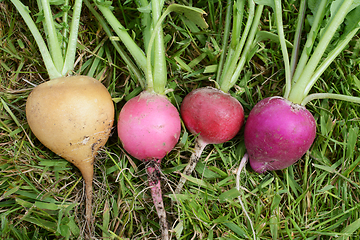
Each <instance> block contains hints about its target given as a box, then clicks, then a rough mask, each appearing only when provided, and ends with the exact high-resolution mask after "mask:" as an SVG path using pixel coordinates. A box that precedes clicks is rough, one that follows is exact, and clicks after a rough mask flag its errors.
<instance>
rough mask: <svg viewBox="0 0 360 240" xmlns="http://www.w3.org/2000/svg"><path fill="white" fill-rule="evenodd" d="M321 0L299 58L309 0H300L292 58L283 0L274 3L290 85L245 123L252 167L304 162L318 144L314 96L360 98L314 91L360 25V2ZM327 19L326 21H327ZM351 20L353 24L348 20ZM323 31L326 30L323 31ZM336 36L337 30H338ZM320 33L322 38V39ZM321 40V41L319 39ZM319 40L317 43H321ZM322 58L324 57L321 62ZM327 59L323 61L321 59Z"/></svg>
mask: <svg viewBox="0 0 360 240" xmlns="http://www.w3.org/2000/svg"><path fill="white" fill-rule="evenodd" d="M331 5H332V6H331V9H332V10H331V11H330V8H329V7H328V1H326V0H321V1H319V3H318V5H317V7H316V8H312V7H313V6H309V8H310V10H311V12H312V14H313V16H312V17H313V21H312V22H311V23H312V26H311V30H310V32H309V35H308V38H307V40H306V43H305V46H304V48H303V50H302V53H301V56H300V59H299V60H298V61H297V55H298V51H299V46H300V41H299V36H300V34H301V31H302V27H303V22H304V19H305V12H306V1H304V0H302V1H301V2H300V13H299V15H298V16H299V18H298V24H297V28H296V36H298V37H296V38H295V42H294V48H293V52H292V60H291V63H290V60H289V56H288V52H287V49H286V46H285V45H286V44H285V37H284V32H283V26H282V10H281V1H280V0H275V1H274V5H273V6H272V7H273V8H274V10H275V14H276V23H277V29H278V32H279V40H280V44H281V49H282V53H283V57H284V64H285V76H286V78H285V79H286V85H285V92H284V98H281V97H272V98H266V99H264V100H262V101H260V102H259V103H257V104H256V105H255V107H254V108H253V109H252V111H251V112H250V114H249V118H248V120H247V122H246V125H245V146H246V148H247V151H248V153H249V162H250V165H251V166H252V168H253V169H254V170H255V171H256V172H259V173H263V172H265V171H268V170H281V169H284V168H287V167H289V166H290V165H292V164H293V163H295V162H296V161H298V160H299V159H300V158H301V157H302V156H303V155H304V154H305V153H306V151H307V150H308V149H309V148H310V146H311V145H312V143H313V141H314V139H315V135H316V122H315V119H314V117H313V116H312V114H311V113H310V112H309V111H308V110H306V108H305V105H306V104H307V103H308V102H309V101H311V100H313V99H323V98H333V99H339V100H345V101H351V102H358V103H359V102H360V98H357V97H353V96H346V95H340V94H330V93H314V94H310V95H309V92H310V90H311V88H312V87H313V86H314V84H315V82H316V81H317V80H318V79H319V78H320V76H321V74H322V73H323V72H324V71H325V69H326V68H327V67H328V66H329V65H330V64H331V62H332V61H333V60H334V59H335V58H336V57H337V56H338V55H339V54H340V53H341V51H342V50H343V49H344V48H345V47H346V46H347V44H348V43H349V41H350V40H351V39H352V38H353V36H354V35H355V34H356V33H357V32H358V30H359V29H360V25H359V24H360V17H359V14H358V11H359V10H360V3H355V2H354V1H352V0H344V1H343V2H341V3H338V2H336V3H335V1H334V2H332V3H331ZM328 16H329V19H328V20H326V24H325V25H324V26H323V25H322V22H323V21H325V20H324V19H326V17H328ZM343 22H347V25H346V28H345V31H343V32H338V33H339V35H337V39H336V41H337V45H336V46H333V45H332V44H331V50H330V51H328V53H327V56H326V57H325V58H324V57H323V55H324V53H325V52H326V50H327V48H328V46H329V44H330V41H331V40H332V39H333V36H334V35H335V33H336V32H337V31H338V29H339V26H340V25H341V24H342V23H343ZM349 22H351V23H353V24H348V23H349ZM319 31H323V32H322V33H321V34H318V33H319ZM335 36H336V35H335ZM317 38H318V39H317ZM316 40H317V41H316ZM315 43H317V45H316V46H315ZM321 61H322V62H321ZM320 62H321V64H320Z"/></svg>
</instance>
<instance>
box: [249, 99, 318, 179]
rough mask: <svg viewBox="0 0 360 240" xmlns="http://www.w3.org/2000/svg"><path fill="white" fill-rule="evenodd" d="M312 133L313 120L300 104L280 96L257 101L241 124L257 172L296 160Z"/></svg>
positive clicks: (300, 155) (307, 145)
mask: <svg viewBox="0 0 360 240" xmlns="http://www.w3.org/2000/svg"><path fill="white" fill-rule="evenodd" d="M315 136H316V122H315V119H314V117H313V115H312V114H311V113H310V112H309V111H308V110H307V109H306V108H305V107H304V106H301V105H299V104H295V103H292V102H290V101H289V100H286V99H284V98H282V97H269V98H265V99H263V100H261V101H260V102H258V103H257V104H256V105H255V107H254V108H253V109H252V110H251V112H250V114H249V117H248V119H247V121H246V124H245V132H244V139H245V146H246V149H247V151H248V154H249V162H250V165H251V167H252V169H253V170H254V171H256V172H258V173H264V172H265V171H272V170H281V169H284V168H287V167H289V166H290V165H292V164H294V163H295V162H296V161H298V160H299V159H300V158H301V157H302V156H303V155H304V154H305V153H306V151H307V150H308V149H309V148H310V146H311V145H312V143H313V141H314V139H315Z"/></svg>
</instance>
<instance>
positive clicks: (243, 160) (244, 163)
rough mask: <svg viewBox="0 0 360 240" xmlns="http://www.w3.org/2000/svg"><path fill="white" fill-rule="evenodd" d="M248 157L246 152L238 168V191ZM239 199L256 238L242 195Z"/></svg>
mask: <svg viewBox="0 0 360 240" xmlns="http://www.w3.org/2000/svg"><path fill="white" fill-rule="evenodd" d="M248 158H249V156H248V154H247V153H245V154H244V157H243V158H242V159H241V162H240V166H239V168H238V170H237V172H236V189H237V190H238V191H240V173H241V171H242V169H243V168H244V167H245V165H246V163H247V161H248ZM238 199H239V202H240V205H241V207H242V209H243V211H244V213H245V215H246V217H247V219H248V220H249V223H250V226H251V230H252V233H253V236H254V240H256V234H255V230H254V226H253V223H252V221H251V218H250V216H249V214H248V213H247V211H246V210H245V206H244V204H243V202H242V200H241V197H240V196H239V197H238Z"/></svg>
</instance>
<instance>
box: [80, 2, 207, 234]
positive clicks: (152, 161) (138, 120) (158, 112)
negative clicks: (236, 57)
mask: <svg viewBox="0 0 360 240" xmlns="http://www.w3.org/2000/svg"><path fill="white" fill-rule="evenodd" d="M85 3H86V5H87V6H88V7H89V8H90V10H91V12H92V13H94V15H95V16H96V17H97V18H98V19H99V22H100V23H101V24H102V26H103V28H104V30H105V31H106V32H107V34H108V35H109V37H111V36H112V33H111V32H110V30H109V27H108V26H107V25H106V23H105V22H104V21H103V20H102V19H101V17H100V16H99V14H98V13H97V12H96V10H95V9H94V8H92V6H91V4H90V3H89V1H87V0H85ZM139 3H140V5H141V7H143V8H148V7H149V6H150V7H151V12H143V13H142V14H141V15H142V16H143V17H144V18H143V21H142V22H141V23H142V24H143V29H144V32H143V34H144V42H145V52H146V55H145V54H144V52H143V51H142V50H141V49H140V47H139V46H137V44H136V43H135V42H134V40H133V39H132V37H131V36H130V35H129V34H128V31H127V30H126V28H125V27H124V26H122V25H121V23H120V22H119V21H118V20H117V19H116V17H115V16H114V14H113V13H112V11H111V9H110V8H109V7H108V6H105V5H104V4H101V3H96V6H97V7H98V9H99V10H100V11H101V12H102V14H103V16H104V17H105V18H106V20H107V22H108V23H109V24H110V25H111V27H112V28H113V30H114V31H115V32H116V34H117V35H118V37H119V38H120V40H121V41H122V42H123V43H124V45H125V46H126V48H127V50H128V51H129V53H130V54H131V55H132V58H133V60H135V62H136V65H137V66H135V65H134V64H133V62H132V61H131V59H130V57H129V56H127V54H126V53H125V52H124V51H123V50H121V47H120V46H119V45H117V44H116V42H115V41H113V44H114V46H115V48H116V49H117V50H118V52H119V53H120V55H121V57H122V58H123V59H124V61H125V62H126V63H127V64H128V66H129V68H130V69H131V72H133V73H134V76H136V78H137V80H138V81H139V83H140V85H141V87H142V88H143V89H144V91H143V92H142V93H141V94H140V95H139V96H137V97H134V98H133V99H131V100H129V101H128V102H127V103H126V104H125V105H124V107H123V108H122V110H121V112H120V115H119V121H118V135H119V138H120V140H121V142H122V144H123V147H124V149H125V150H126V151H127V152H128V153H129V154H131V155H132V156H133V157H135V158H137V159H139V160H142V161H144V162H146V163H147V165H146V170H147V173H148V179H149V186H150V190H151V195H152V198H153V201H154V204H155V207H156V211H157V213H158V216H159V218H160V228H161V239H162V240H167V239H169V229H168V226H167V220H166V211H165V208H164V203H163V199H162V194H161V187H160V176H161V172H160V163H161V159H162V158H163V157H165V155H166V154H167V153H168V152H170V151H171V150H172V149H173V148H174V146H175V145H176V143H177V141H178V140H179V137H180V132H181V122H180V116H179V113H178V111H177V109H176V108H175V107H174V106H173V105H172V104H171V102H170V101H169V100H168V99H167V97H166V96H165V94H166V85H167V69H166V61H165V49H166V48H165V46H164V39H163V35H164V34H163V30H162V22H163V20H164V19H165V17H166V16H167V15H168V14H170V13H171V12H173V11H176V12H180V13H182V14H185V15H187V16H191V18H192V20H193V21H195V22H196V24H197V25H199V26H201V27H204V28H206V27H207V24H206V22H205V20H204V19H203V14H205V12H204V11H203V10H201V9H198V8H193V7H188V6H182V5H178V4H171V5H170V6H168V7H167V8H166V10H165V11H164V13H162V8H163V5H164V1H161V0H153V1H151V4H150V5H149V4H148V3H147V1H140V2H139ZM161 13H162V15H161ZM139 68H141V70H142V71H141V70H140V69H139ZM142 72H143V73H144V75H145V76H142Z"/></svg>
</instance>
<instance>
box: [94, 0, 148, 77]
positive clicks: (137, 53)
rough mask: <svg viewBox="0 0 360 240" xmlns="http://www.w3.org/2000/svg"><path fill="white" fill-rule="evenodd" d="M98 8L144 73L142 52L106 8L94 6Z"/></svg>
mask: <svg viewBox="0 0 360 240" xmlns="http://www.w3.org/2000/svg"><path fill="white" fill-rule="evenodd" d="M96 6H97V7H98V8H99V10H100V11H101V13H102V14H103V16H104V17H105V19H106V20H107V22H108V23H109V24H110V26H111V27H112V29H113V30H114V31H115V33H116V34H117V35H118V36H119V38H120V39H121V41H122V42H123V43H124V45H125V46H126V48H127V49H128V50H129V52H130V54H131V55H132V56H133V58H134V59H135V62H136V63H137V64H138V66H139V67H140V68H141V69H142V70H143V71H144V72H146V57H145V54H144V52H143V51H142V50H141V49H140V48H139V46H138V45H136V43H135V42H134V40H133V39H132V38H131V37H130V35H129V34H128V32H127V31H126V29H125V28H124V27H123V26H122V25H121V23H120V22H119V20H117V18H116V17H115V16H114V14H113V13H112V12H111V10H110V9H109V8H108V7H105V6H102V5H101V4H96Z"/></svg>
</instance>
